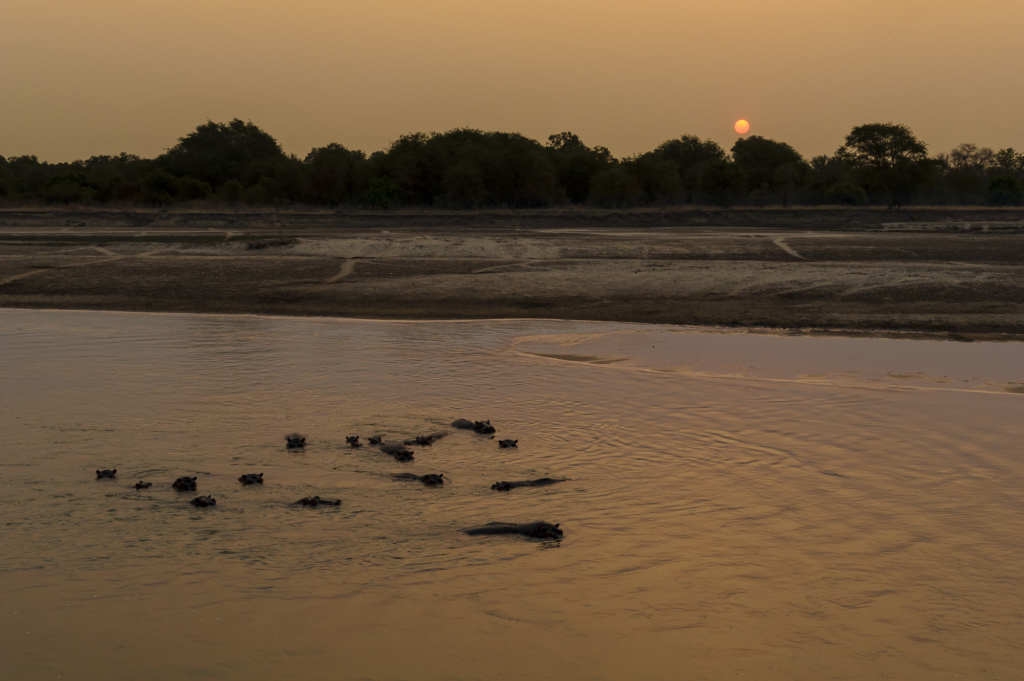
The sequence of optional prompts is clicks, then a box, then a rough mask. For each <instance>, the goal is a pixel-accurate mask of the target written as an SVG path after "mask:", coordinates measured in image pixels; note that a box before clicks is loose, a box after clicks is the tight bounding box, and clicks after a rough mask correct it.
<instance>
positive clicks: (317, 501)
mask: <svg viewBox="0 0 1024 681" xmlns="http://www.w3.org/2000/svg"><path fill="white" fill-rule="evenodd" d="M295 503H296V504H302V505H303V506H341V499H335V500H334V501H330V500H329V499H321V498H320V497H319V496H316V497H303V498H302V499H299V500H298V501H296V502H295Z"/></svg>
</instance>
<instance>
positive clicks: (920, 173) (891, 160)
mask: <svg viewBox="0 0 1024 681" xmlns="http://www.w3.org/2000/svg"><path fill="white" fill-rule="evenodd" d="M927 152H928V147H927V146H926V145H925V144H924V142H921V141H920V140H918V139H917V137H915V136H914V133H913V132H911V131H910V128H908V127H907V126H905V125H896V124H895V123H870V124H868V125H860V126H857V127H856V128H854V129H853V130H851V131H850V134H849V135H847V136H846V142H845V144H843V146H841V147H839V150H838V151H836V156H838V157H840V158H841V159H842V160H843V161H844V162H845V163H846V164H847V165H848V166H849V167H850V168H851V169H852V170H853V172H854V174H855V175H856V177H857V179H858V180H859V184H861V185H863V186H865V187H868V188H876V189H879V190H881V191H883V192H884V193H885V194H886V195H887V197H888V199H889V205H890V207H898V206H900V205H902V204H903V203H904V202H905V201H906V199H907V198H908V197H909V196H910V194H911V193H912V192H913V191H914V190H915V189H916V188H918V187H919V186H920V185H921V184H922V183H923V181H924V180H925V179H926V178H927V176H928V174H929V172H930V171H931V169H932V167H933V163H932V162H931V161H930V160H929V159H928V153H927Z"/></svg>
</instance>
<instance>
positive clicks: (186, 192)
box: [179, 177, 213, 201]
mask: <svg viewBox="0 0 1024 681" xmlns="http://www.w3.org/2000/svg"><path fill="white" fill-rule="evenodd" d="M179 188H180V193H179V196H180V197H181V198H182V199H184V200H186V201H195V200H198V199H205V198H209V196H210V194H212V193H213V188H212V187H210V185H208V184H207V183H205V182H203V181H202V180H197V179H196V178H194V177H183V178H181V181H180V182H179Z"/></svg>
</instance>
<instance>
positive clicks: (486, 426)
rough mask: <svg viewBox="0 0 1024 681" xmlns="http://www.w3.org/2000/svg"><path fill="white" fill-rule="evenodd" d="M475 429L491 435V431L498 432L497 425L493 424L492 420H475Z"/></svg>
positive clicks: (482, 433)
mask: <svg viewBox="0 0 1024 681" xmlns="http://www.w3.org/2000/svg"><path fill="white" fill-rule="evenodd" d="M473 430H475V431H476V432H478V433H480V434H481V435H490V434H491V433H494V432H496V429H495V427H494V426H492V425H491V422H490V421H474V422H473Z"/></svg>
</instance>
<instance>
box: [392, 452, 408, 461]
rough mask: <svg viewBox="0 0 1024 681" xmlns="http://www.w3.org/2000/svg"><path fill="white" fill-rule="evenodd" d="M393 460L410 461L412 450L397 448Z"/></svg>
mask: <svg viewBox="0 0 1024 681" xmlns="http://www.w3.org/2000/svg"><path fill="white" fill-rule="evenodd" d="M393 456H394V457H395V461H412V452H410V451H409V450H408V449H399V450H398V451H396V452H395V453H394V455H393Z"/></svg>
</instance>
